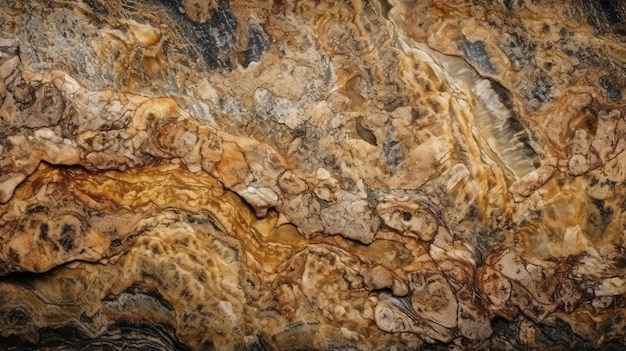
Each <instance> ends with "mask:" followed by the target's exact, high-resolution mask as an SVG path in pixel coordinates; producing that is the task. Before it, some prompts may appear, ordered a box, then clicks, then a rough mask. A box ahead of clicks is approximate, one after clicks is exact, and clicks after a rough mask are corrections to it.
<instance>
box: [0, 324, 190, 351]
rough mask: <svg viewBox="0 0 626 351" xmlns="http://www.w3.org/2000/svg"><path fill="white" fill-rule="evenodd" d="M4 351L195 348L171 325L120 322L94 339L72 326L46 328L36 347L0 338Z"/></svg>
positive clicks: (17, 338)
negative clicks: (184, 342)
mask: <svg viewBox="0 0 626 351" xmlns="http://www.w3.org/2000/svg"><path fill="white" fill-rule="evenodd" d="M0 350H3V351H26V350H34V351H35V350H36V351H43V350H46V351H53V350H54V351H61V350H64V351H74V350H75V351H79V350H104V351H108V350H111V351H113V350H154V351H157V350H180V351H188V350H189V351H190V350H191V349H190V348H189V347H188V346H187V345H185V344H183V343H182V342H180V341H179V340H178V339H177V338H176V333H175V331H174V329H173V328H172V327H171V326H169V325H160V324H157V325H149V324H128V323H119V324H114V325H111V326H110V327H109V329H108V330H107V331H106V332H104V333H103V334H102V335H100V336H98V337H96V338H93V339H90V338H89V337H87V336H86V335H84V334H83V333H82V332H81V331H80V330H79V329H77V328H75V327H72V326H65V327H61V328H42V329H40V330H39V342H38V343H36V344H32V343H29V342H26V341H23V340H22V339H20V338H19V337H17V336H15V335H10V336H8V337H0Z"/></svg>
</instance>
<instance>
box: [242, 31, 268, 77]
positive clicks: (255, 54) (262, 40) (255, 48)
mask: <svg viewBox="0 0 626 351" xmlns="http://www.w3.org/2000/svg"><path fill="white" fill-rule="evenodd" d="M266 49H267V37H266V36H265V33H264V32H263V30H262V29H260V28H259V29H257V28H252V29H250V34H249V36H248V48H247V49H246V51H245V52H244V62H243V66H244V67H247V66H248V65H249V64H250V63H251V62H253V61H254V62H259V60H260V59H261V55H263V52H265V50H266Z"/></svg>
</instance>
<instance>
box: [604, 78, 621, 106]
mask: <svg viewBox="0 0 626 351" xmlns="http://www.w3.org/2000/svg"><path fill="white" fill-rule="evenodd" d="M600 86H601V87H602V89H604V92H605V94H606V96H607V97H608V98H609V99H611V100H613V101H619V100H621V99H622V91H621V90H620V88H619V87H618V86H617V84H615V81H614V80H613V79H611V77H609V76H603V77H600Z"/></svg>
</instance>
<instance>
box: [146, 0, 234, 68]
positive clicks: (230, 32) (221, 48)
mask: <svg viewBox="0 0 626 351" xmlns="http://www.w3.org/2000/svg"><path fill="white" fill-rule="evenodd" d="M155 1H157V0H155ZM158 2H160V3H162V4H163V5H165V6H166V7H167V8H168V9H169V10H170V11H169V12H170V13H171V14H172V16H173V17H174V18H175V19H176V20H177V21H178V23H179V24H180V25H181V26H182V27H183V28H184V30H185V32H186V35H188V36H189V37H190V39H191V40H192V41H193V42H195V44H196V45H198V50H199V51H200V52H201V54H202V56H203V57H204V61H205V62H206V64H207V66H209V68H211V69H232V68H233V63H232V62H231V60H230V59H229V52H230V50H231V49H232V48H233V46H234V44H235V41H236V38H235V31H236V30H237V26H238V23H237V19H236V18H235V17H234V16H233V15H232V14H231V13H230V11H229V7H230V6H229V4H228V1H220V3H219V7H218V8H217V9H215V10H214V12H213V15H212V16H211V18H210V19H209V20H208V21H207V22H206V23H196V22H193V21H191V20H190V19H189V18H187V17H186V16H185V15H183V14H181V13H180V11H179V9H178V7H179V6H180V2H179V1H175V0H158Z"/></svg>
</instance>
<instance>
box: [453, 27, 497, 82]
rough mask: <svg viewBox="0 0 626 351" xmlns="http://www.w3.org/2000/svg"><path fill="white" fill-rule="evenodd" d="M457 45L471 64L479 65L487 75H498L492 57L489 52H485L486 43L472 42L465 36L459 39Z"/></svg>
mask: <svg viewBox="0 0 626 351" xmlns="http://www.w3.org/2000/svg"><path fill="white" fill-rule="evenodd" d="M457 43H458V45H459V47H460V48H461V49H462V50H463V54H464V55H465V57H466V58H467V60H468V61H469V62H470V63H473V64H475V65H478V67H479V68H480V69H481V70H482V71H483V72H485V73H487V74H493V75H495V74H498V71H497V70H496V67H495V66H494V65H493V63H492V62H491V57H489V54H488V53H487V50H485V43H484V42H483V41H481V40H476V41H470V40H468V39H467V38H466V37H465V36H464V35H463V36H461V37H460V38H459V40H458V41H457Z"/></svg>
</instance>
